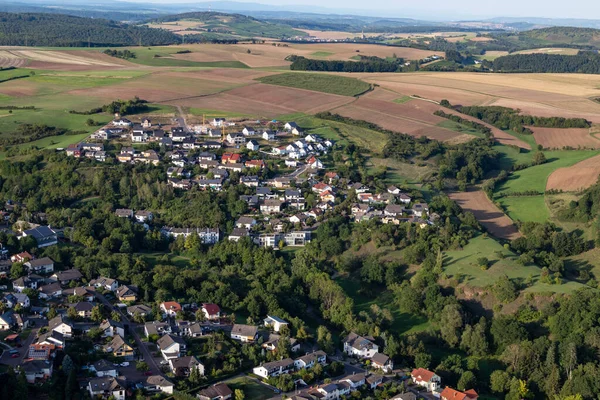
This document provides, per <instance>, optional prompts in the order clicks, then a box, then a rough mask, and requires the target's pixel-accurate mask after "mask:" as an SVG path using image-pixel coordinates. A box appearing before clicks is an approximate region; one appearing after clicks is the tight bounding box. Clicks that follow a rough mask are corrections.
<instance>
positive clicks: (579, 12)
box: [144, 0, 600, 19]
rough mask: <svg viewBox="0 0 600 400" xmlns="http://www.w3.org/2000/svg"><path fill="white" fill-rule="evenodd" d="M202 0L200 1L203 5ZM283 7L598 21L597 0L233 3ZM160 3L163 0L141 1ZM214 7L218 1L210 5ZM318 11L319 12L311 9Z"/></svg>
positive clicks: (287, 0) (283, 0) (185, 0)
mask: <svg viewBox="0 0 600 400" xmlns="http://www.w3.org/2000/svg"><path fill="white" fill-rule="evenodd" d="M172 1H173V2H174V3H199V1H197V0H196V1H194V0H172ZM205 1H206V0H201V1H200V2H202V3H204V2H205ZM235 1H238V2H252V3H261V4H272V5H281V6H283V5H285V6H290V5H294V6H304V7H306V6H309V7H310V6H316V7H326V8H329V9H331V10H332V11H333V12H336V13H348V12H349V11H351V10H356V11H363V12H366V11H370V13H371V14H378V15H387V16H390V17H404V16H406V17H418V18H428V19H436V18H437V19H439V18H446V19H447V18H463V19H464V18H469V17H501V16H502V17H504V16H508V17H513V16H514V17H548V18H586V19H600V1H597V0H571V1H567V2H565V1H564V0H502V1H489V0H454V1H449V0H425V1H415V0H410V1H407V0H369V1H364V0H235ZM144 2H160V3H164V0H149V1H148V0H145V1H144ZM214 5H215V8H216V7H218V6H217V5H218V1H215V2H214ZM315 12H322V10H315Z"/></svg>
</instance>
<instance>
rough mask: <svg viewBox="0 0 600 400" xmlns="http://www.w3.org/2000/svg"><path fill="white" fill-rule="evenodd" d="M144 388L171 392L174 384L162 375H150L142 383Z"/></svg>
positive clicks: (151, 390) (149, 390)
mask: <svg viewBox="0 0 600 400" xmlns="http://www.w3.org/2000/svg"><path fill="white" fill-rule="evenodd" d="M143 386H144V390H146V391H148V392H162V393H167V394H173V389H174V387H175V385H173V382H171V381H170V380H168V379H167V378H165V377H163V376H162V375H151V376H149V377H147V378H146V380H145V381H144V383H143Z"/></svg>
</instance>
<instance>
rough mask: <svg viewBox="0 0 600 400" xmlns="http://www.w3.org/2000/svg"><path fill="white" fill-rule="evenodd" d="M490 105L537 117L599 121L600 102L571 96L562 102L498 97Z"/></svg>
mask: <svg viewBox="0 0 600 400" xmlns="http://www.w3.org/2000/svg"><path fill="white" fill-rule="evenodd" d="M490 105H494V106H501V107H510V108H515V109H519V110H521V112H522V113H523V114H529V115H535V116H538V117H564V118H585V119H587V120H588V121H592V122H594V123H600V104H599V103H596V102H594V101H592V100H589V99H584V98H573V100H572V101H569V102H564V103H563V102H546V103H536V102H530V101H522V100H519V99H498V100H495V101H494V102H493V103H492V104H490Z"/></svg>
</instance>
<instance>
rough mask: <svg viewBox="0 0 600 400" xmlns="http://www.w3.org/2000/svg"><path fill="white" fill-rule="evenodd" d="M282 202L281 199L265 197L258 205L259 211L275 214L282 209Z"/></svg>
mask: <svg viewBox="0 0 600 400" xmlns="http://www.w3.org/2000/svg"><path fill="white" fill-rule="evenodd" d="M283 205H284V202H283V201H281V200H275V199H267V200H265V201H264V203H263V204H261V205H260V212H261V213H263V214H277V213H280V212H281V210H282V209H283Z"/></svg>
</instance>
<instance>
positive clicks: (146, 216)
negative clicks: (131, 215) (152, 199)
mask: <svg viewBox="0 0 600 400" xmlns="http://www.w3.org/2000/svg"><path fill="white" fill-rule="evenodd" d="M153 218H154V214H152V212H151V211H145V210H140V211H137V212H136V213H135V220H136V221H137V222H140V223H145V222H151V221H152V219H153Z"/></svg>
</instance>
